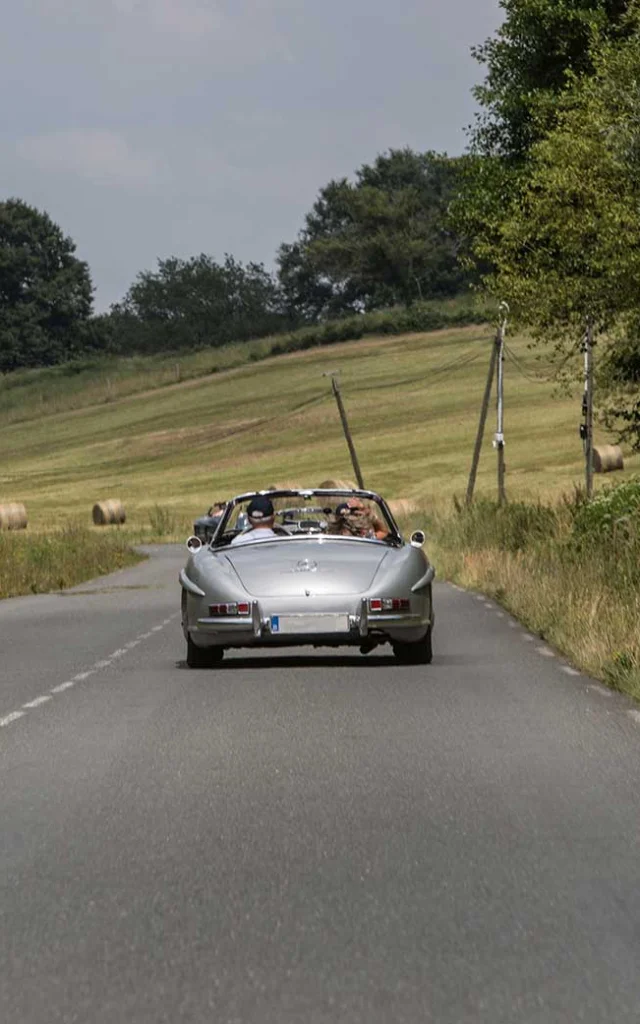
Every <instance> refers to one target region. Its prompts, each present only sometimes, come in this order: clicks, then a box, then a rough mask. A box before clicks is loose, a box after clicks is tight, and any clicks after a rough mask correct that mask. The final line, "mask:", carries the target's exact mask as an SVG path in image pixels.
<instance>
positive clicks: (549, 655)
mask: <svg viewBox="0 0 640 1024" xmlns="http://www.w3.org/2000/svg"><path fill="white" fill-rule="evenodd" d="M536 651H537V652H538V654H542V655H544V657H545V658H555V654H554V652H553V651H552V650H550V648H549V647H536Z"/></svg>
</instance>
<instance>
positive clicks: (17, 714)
mask: <svg viewBox="0 0 640 1024" xmlns="http://www.w3.org/2000/svg"><path fill="white" fill-rule="evenodd" d="M25 714H26V712H25V711H12V712H11V714H10V715H6V716H5V717H4V718H0V729H2V728H4V726H5V725H11V723H12V722H17V720H18V719H19V718H24V716H25Z"/></svg>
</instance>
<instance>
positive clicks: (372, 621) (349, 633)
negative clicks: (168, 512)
mask: <svg viewBox="0 0 640 1024" xmlns="http://www.w3.org/2000/svg"><path fill="white" fill-rule="evenodd" d="M195 603H199V602H197V599H196V601H194V604H195ZM273 603H274V602H261V601H253V602H252V603H251V607H250V613H249V615H243V616H233V617H231V616H217V617H212V616H209V615H200V616H198V617H197V618H195V621H194V620H193V619H192V618H191V617H190V619H189V623H188V629H189V633H190V635H191V639H192V640H193V642H194V643H195V644H196V645H197V646H198V647H211V646H216V647H301V646H305V647H306V646H317V647H359V646H360V645H362V644H363V643H364V642H365V641H370V640H374V641H376V642H378V643H387V642H394V641H399V642H404V643H411V642H413V641H416V640H420V639H421V638H422V637H423V636H424V635H425V632H426V630H427V629H428V628H429V626H430V625H431V623H432V619H433V614H432V608H431V597H430V595H429V597H428V599H426V595H425V598H423V599H421V600H420V602H419V604H420V606H421V607H420V608H419V610H418V609H415V610H412V611H411V612H404V613H402V612H393V613H385V614H378V613H375V614H371V613H370V612H369V610H368V606H367V601H366V600H365V599H359V600H358V601H357V602H356V607H355V608H353V607H352V609H351V610H349V609H347V608H345V607H344V606H343V607H338V608H337V607H335V605H334V607H332V608H330V609H329V608H324V609H323V612H325V613H326V612H327V611H331V612H334V613H337V614H339V615H344V616H345V618H348V630H346V631H341V632H339V633H325V632H309V631H308V630H306V629H305V630H301V631H300V632H299V633H298V632H288V633H286V634H283V633H279V632H275V631H274V630H273V629H272V621H271V620H272V617H274V618H275V617H276V615H277V616H282V615H285V614H287V612H289V613H290V614H291V615H294V616H295V615H299V614H300V610H299V608H298V607H296V608H295V609H287V608H286V607H285V608H283V607H282V602H278V607H277V608H270V607H269V604H273ZM207 610H208V609H207ZM318 614H322V613H320V612H319V613H318ZM309 618H313V614H312V613H311V614H309V613H305V615H304V619H305V620H307V621H308V619H309Z"/></svg>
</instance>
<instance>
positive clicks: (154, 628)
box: [151, 623, 164, 633]
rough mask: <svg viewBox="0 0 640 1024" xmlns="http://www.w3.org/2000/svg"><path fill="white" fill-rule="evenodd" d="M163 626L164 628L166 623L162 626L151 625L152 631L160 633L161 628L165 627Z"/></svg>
mask: <svg viewBox="0 0 640 1024" xmlns="http://www.w3.org/2000/svg"><path fill="white" fill-rule="evenodd" d="M163 628H164V623H163V624H162V625H161V626H152V627H151V632H152V633H159V632H160V630H161V629H163Z"/></svg>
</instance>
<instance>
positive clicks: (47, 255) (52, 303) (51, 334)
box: [0, 199, 92, 372]
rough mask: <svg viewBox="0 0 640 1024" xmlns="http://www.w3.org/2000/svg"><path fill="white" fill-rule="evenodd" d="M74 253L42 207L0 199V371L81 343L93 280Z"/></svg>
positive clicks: (60, 355)
mask: <svg viewBox="0 0 640 1024" xmlns="http://www.w3.org/2000/svg"><path fill="white" fill-rule="evenodd" d="M74 253H75V245H74V243H73V241H72V240H71V239H70V238H68V237H66V236H65V235H64V234H63V233H62V231H61V229H60V228H59V227H58V226H57V224H54V222H53V221H52V220H51V218H50V217H49V216H48V215H47V214H46V213H42V212H40V211H39V210H36V209H35V208H34V207H32V206H28V205H27V204H26V203H24V202H22V201H21V200H20V199H9V200H7V201H6V202H3V203H0V371H3V372H6V371H8V370H15V369H17V368H19V367H23V366H47V365H52V364H54V363H59V362H62V361H63V360H65V359H69V358H70V357H71V356H73V355H76V354H78V353H79V352H81V351H82V350H83V348H84V347H85V344H86V330H87V324H88V320H89V316H90V314H91V305H92V286H91V278H90V276H89V269H88V267H87V264H86V263H83V262H82V261H81V260H79V259H77V258H76V257H75V256H74Z"/></svg>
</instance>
